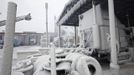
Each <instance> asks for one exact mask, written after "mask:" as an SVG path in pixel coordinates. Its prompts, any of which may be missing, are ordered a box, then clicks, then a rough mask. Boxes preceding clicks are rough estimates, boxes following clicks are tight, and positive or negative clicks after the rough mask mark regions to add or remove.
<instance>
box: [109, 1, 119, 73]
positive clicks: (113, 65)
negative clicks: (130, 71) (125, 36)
mask: <svg viewBox="0 0 134 75" xmlns="http://www.w3.org/2000/svg"><path fill="white" fill-rule="evenodd" d="M108 5H109V23H110V35H111V63H110V69H111V72H112V75H120V73H119V65H118V63H117V61H118V56H117V48H116V28H115V27H116V23H115V11H114V1H113V0H108Z"/></svg>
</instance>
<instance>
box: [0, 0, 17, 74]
mask: <svg viewBox="0 0 134 75" xmlns="http://www.w3.org/2000/svg"><path fill="white" fill-rule="evenodd" d="M16 11H17V5H16V4H15V3H13V2H9V3H8V12H7V23H6V31H5V37H4V49H3V50H4V51H3V55H2V56H3V59H2V66H1V75H11V72H12V57H13V39H14V32H15V22H16Z"/></svg>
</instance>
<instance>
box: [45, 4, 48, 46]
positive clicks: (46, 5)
mask: <svg viewBox="0 0 134 75" xmlns="http://www.w3.org/2000/svg"><path fill="white" fill-rule="evenodd" d="M45 8H46V47H48V43H49V41H48V3H45Z"/></svg>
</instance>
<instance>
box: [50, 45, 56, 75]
mask: <svg viewBox="0 0 134 75" xmlns="http://www.w3.org/2000/svg"><path fill="white" fill-rule="evenodd" d="M51 75H57V73H56V62H55V47H52V49H51Z"/></svg>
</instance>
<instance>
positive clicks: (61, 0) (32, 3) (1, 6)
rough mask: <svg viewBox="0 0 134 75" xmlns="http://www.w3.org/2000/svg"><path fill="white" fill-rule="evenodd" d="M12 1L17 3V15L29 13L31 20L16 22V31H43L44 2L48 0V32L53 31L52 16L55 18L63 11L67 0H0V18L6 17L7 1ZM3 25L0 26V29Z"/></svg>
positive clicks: (44, 29) (2, 28)
mask: <svg viewBox="0 0 134 75" xmlns="http://www.w3.org/2000/svg"><path fill="white" fill-rule="evenodd" d="M8 1H13V2H15V3H17V5H18V7H17V16H21V15H26V14H28V13H29V12H30V13H31V16H32V20H31V21H21V22H18V23H16V32H23V31H34V32H39V33H43V32H45V31H46V28H45V2H48V8H49V10H48V18H49V19H48V20H49V22H48V23H49V32H53V31H54V16H56V17H57V18H58V17H59V15H60V14H61V12H62V11H63V8H64V6H65V4H66V3H67V2H68V1H69V0H0V12H1V13H2V14H1V15H0V20H3V19H6V12H7V2H8ZM2 30H4V27H0V31H2Z"/></svg>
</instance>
